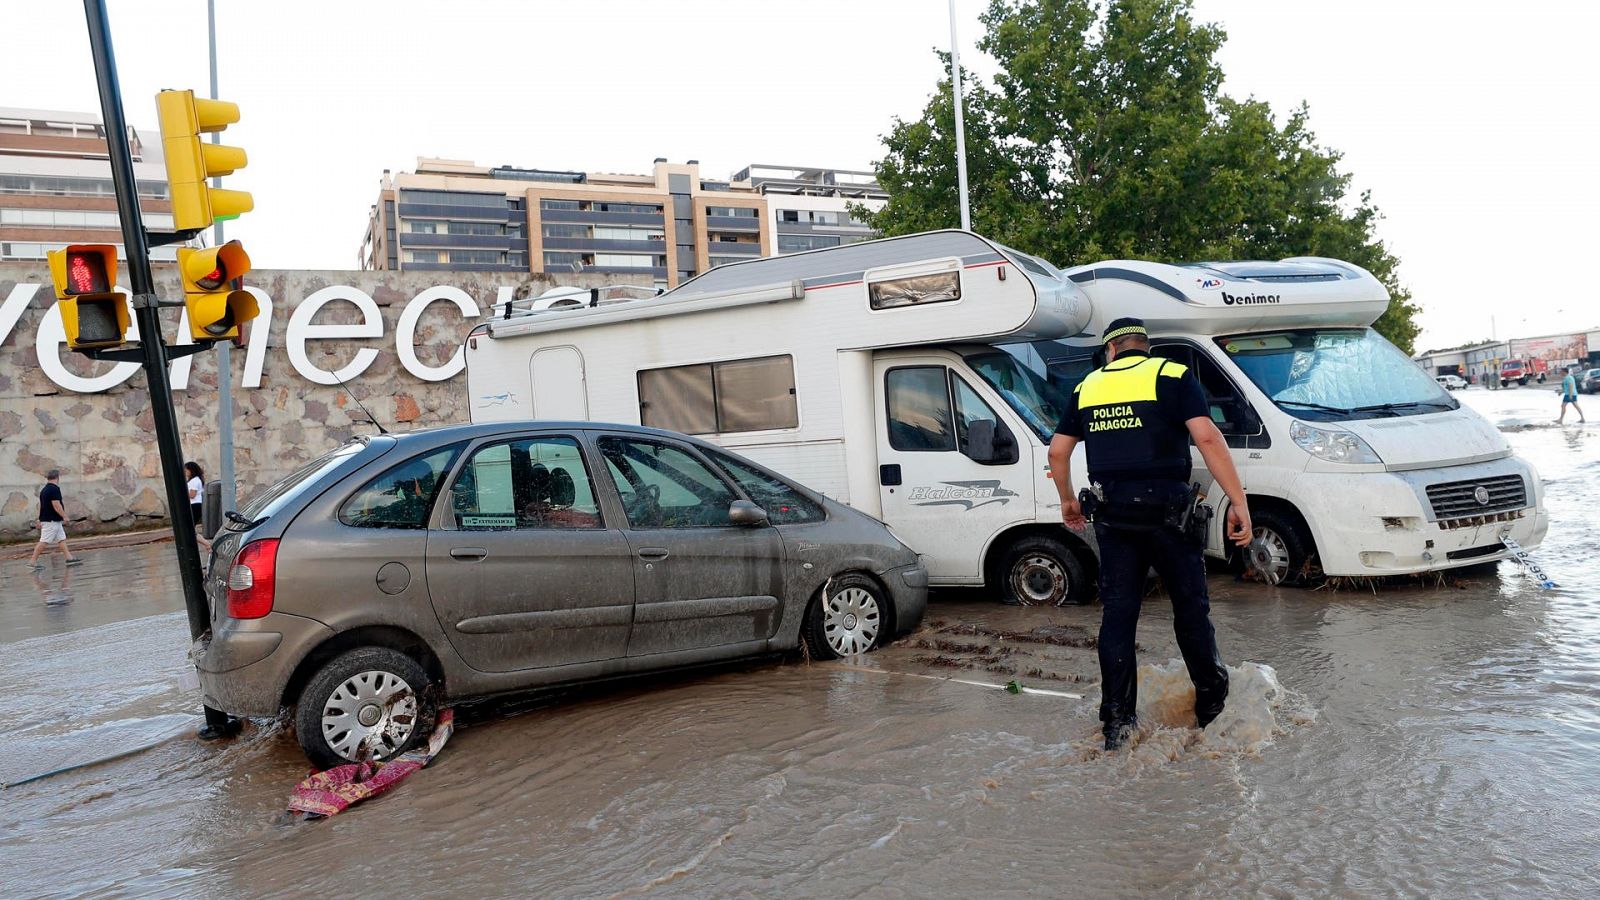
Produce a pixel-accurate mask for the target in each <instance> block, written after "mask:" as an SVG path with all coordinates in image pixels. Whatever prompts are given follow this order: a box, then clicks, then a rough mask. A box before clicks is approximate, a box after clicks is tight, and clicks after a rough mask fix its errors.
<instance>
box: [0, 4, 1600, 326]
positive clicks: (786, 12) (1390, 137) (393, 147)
mask: <svg viewBox="0 0 1600 900" xmlns="http://www.w3.org/2000/svg"><path fill="white" fill-rule="evenodd" d="M109 5H110V7H111V25H112V36H113V41H114V42H115V45H116V53H117V63H118V72H119V75H120V77H121V81H122V90H123V98H124V104H125V108H126V116H127V119H128V121H129V122H130V123H131V124H134V125H135V126H140V127H141V128H147V129H148V132H147V134H148V135H149V136H150V138H151V139H153V138H154V137H155V135H156V134H157V132H156V131H155V129H154V123H155V103H154V94H155V92H156V91H157V90H160V89H162V88H194V89H195V90H196V92H197V93H199V94H201V95H204V93H205V92H206V90H207V88H208V84H209V74H208V66H207V54H206V4H205V0H110V3H109ZM216 5H217V20H218V46H219V65H218V71H219V82H220V90H219V94H220V96H221V97H222V98H223V99H226V100H232V101H234V102H236V103H238V104H239V105H240V107H241V110H242V118H241V121H240V122H239V123H238V124H237V125H234V126H232V127H230V128H229V129H228V131H227V132H226V133H225V135H224V143H228V144H233V145H235V146H242V147H244V148H245V149H246V150H247V151H248V153H249V155H250V164H249V166H248V167H247V168H245V169H242V170H240V171H239V172H238V173H237V174H235V175H233V176H231V177H230V178H228V179H225V181H224V185H225V186H226V187H232V188H236V189H240V190H248V191H250V192H252V193H253V194H254V196H255V202H256V210H255V211H254V212H252V213H249V214H247V215H245V216H244V217H243V218H241V219H239V220H238V221H236V222H230V223H229V224H228V226H227V228H228V233H227V236H228V237H229V238H240V239H242V240H244V241H246V242H247V246H249V248H250V253H251V257H252V259H253V260H254V262H255V264H256V266H257V267H258V268H263V269H265V268H298V269H323V268H327V269H348V268H355V267H356V266H357V265H358V263H357V253H358V250H359V248H360V243H361V238H362V235H363V233H364V231H365V228H366V222H367V215H368V209H369V207H370V206H371V204H372V203H373V202H374V200H375V199H376V198H377V191H378V184H379V179H380V177H381V175H382V172H383V170H384V169H392V170H395V171H402V170H411V169H413V168H414V167H415V163H416V158H417V157H418V156H443V157H450V158H458V159H468V160H472V161H475V162H477V163H479V164H482V165H512V166H521V167H538V168H551V169H564V170H581V171H594V172H632V173H646V172H648V171H649V169H650V164H651V160H653V159H654V158H656V157H658V156H664V157H667V158H668V159H670V160H673V161H675V162H677V161H685V160H689V159H698V160H699V161H700V163H701V172H702V174H704V175H707V176H710V177H726V176H728V175H730V174H732V173H733V172H735V171H736V170H738V169H740V168H742V167H744V166H745V165H747V164H749V163H766V164H774V165H808V166H826V167H834V168H846V169H869V168H871V165H872V163H873V161H874V160H876V159H878V158H879V157H880V156H881V154H882V143H881V140H880V138H881V136H882V135H883V134H884V133H885V132H887V131H888V130H889V128H890V127H892V123H893V119H894V117H896V116H900V117H904V118H916V117H917V116H918V115H919V114H920V112H921V110H922V108H923V106H924V105H925V103H926V102H927V99H928V95H929V93H930V92H931V91H932V90H933V89H934V87H935V83H936V81H937V80H938V78H939V76H940V67H939V62H938V60H937V58H936V57H935V56H934V53H933V50H934V48H936V47H938V48H944V47H947V46H948V45H949V42H950V19H949V6H948V0H850V2H842V0H806V2H788V0H741V2H734V0H675V2H663V0H582V2H571V0H556V2H550V0H537V2H534V0H528V2H487V0H484V2H473V0H454V2H450V3H442V2H433V3H421V2H412V0H387V2H376V0H369V2H365V3H361V2H337V0H334V2H329V0H323V2H319V3H311V2H304V0H274V2H270V3H263V2H247V0H217V4H216ZM986 5H987V4H986V2H984V0H956V13H957V15H956V27H957V30H958V33H959V37H960V43H961V54H962V62H963V64H964V65H966V66H967V67H968V69H969V70H971V71H973V72H974V73H975V74H976V75H977V77H980V78H982V77H988V76H990V75H992V73H993V71H994V66H993V63H992V62H991V61H990V60H988V59H986V58H984V57H983V56H982V55H981V54H980V53H979V52H978V51H977V49H976V46H975V45H976V42H977V40H978V39H979V37H981V26H980V24H979V22H978V15H979V13H980V12H981V11H982V10H983V9H984V7H985V6H986ZM1195 13H1196V16H1197V17H1198V18H1199V19H1201V20H1202V21H1207V22H1215V23H1217V24H1220V25H1221V26H1222V27H1223V28H1224V29H1225V30H1226V31H1227V33H1228V41H1227V43H1226V44H1225V45H1224V46H1223V49H1222V51H1221V52H1220V54H1219V59H1218V61H1219V63H1220V65H1221V66H1222V69H1223V72H1224V73H1225V75H1226V81H1225V83H1224V85H1223V90H1224V91H1225V92H1226V93H1228V94H1230V95H1233V96H1236V97H1241V98H1242V97H1245V96H1254V97H1256V98H1257V99H1261V100H1265V101H1267V102H1269V103H1270V104H1271V105H1272V107H1273V109H1274V110H1275V111H1277V112H1278V113H1279V114H1280V116H1281V115H1283V114H1286V113H1287V112H1288V111H1289V110H1290V109H1292V108H1293V107H1295V106H1297V105H1299V104H1300V103H1302V102H1304V103H1306V104H1308V105H1309V108H1310V114H1311V120H1310V121H1311V126H1312V129H1313V130H1314V131H1315V132H1316V134H1317V137H1318V139H1319V141H1320V142H1321V143H1322V144H1324V145H1325V146H1327V147H1331V148H1334V149H1336V150H1339V151H1341V152H1342V153H1343V154H1344V160H1343V170H1344V171H1346V172H1348V173H1350V174H1351V175H1352V176H1353V178H1352V189H1353V190H1354V191H1362V190H1370V191H1371V192H1372V196H1373V201H1374V202H1375V203H1376V204H1377V206H1378V207H1379V208H1380V209H1381V210H1382V212H1383V214H1384V219H1383V221H1382V222H1381V223H1380V224H1379V226H1378V235H1379V237H1380V238H1381V239H1382V240H1384V241H1385V242H1386V243H1387V244H1388V245H1389V247H1390V249H1391V250H1392V251H1393V252H1394V253H1396V254H1397V255H1398V256H1399V257H1400V259H1401V268H1400V275H1401V280H1402V282H1403V283H1404V284H1405V285H1406V286H1407V287H1409V288H1410V289H1411V291H1412V293H1413V296H1414V298H1415V299H1416V301H1417V302H1418V303H1420V304H1421V306H1422V308H1423V315H1422V318H1421V322H1422V325H1423V329H1424V331H1423V334H1422V336H1421V337H1420V338H1419V340H1418V349H1419V350H1421V349H1425V348H1429V347H1444V346H1450V345H1454V344H1460V343H1464V342H1466V341H1470V340H1476V339H1479V338H1487V337H1490V336H1491V334H1492V335H1493V336H1497V337H1499V338H1501V339H1504V338H1507V337H1512V336H1518V335H1531V334H1543V333H1549V332H1557V331H1563V330H1572V329H1577V328H1587V327H1600V304H1597V303H1596V302H1595V299H1594V294H1593V291H1594V286H1593V283H1591V282H1589V281H1588V279H1587V277H1584V278H1581V279H1579V282H1580V283H1579V284H1578V285H1577V286H1576V287H1574V286H1572V285H1571V284H1570V281H1571V279H1572V278H1573V277H1575V276H1574V274H1573V273H1574V272H1577V273H1578V274H1581V273H1582V271H1585V270H1586V269H1585V268H1584V267H1583V266H1579V267H1578V268H1577V269H1574V265H1575V264H1578V263H1585V264H1586V265H1587V264H1588V263H1590V262H1591V261H1593V260H1595V259H1596V257H1597V248H1600V224H1597V222H1600V213H1597V211H1600V166H1597V164H1596V152H1595V148H1596V147H1597V146H1600V69H1597V67H1596V65H1595V56H1596V51H1595V50H1594V47H1593V44H1594V39H1595V35H1596V34H1600V3H1593V2H1576V0H1574V2H1557V0H1523V2H1519V3H1516V4H1505V3H1488V2H1471V0H1468V2H1449V0H1384V2H1373V0H1338V2H1334V0H1195ZM0 21H4V23H5V25H6V31H7V32H8V33H9V34H12V35H31V36H33V38H32V39H30V40H27V41H14V42H8V46H7V48H6V52H5V53H4V54H0V106H19V107H29V108H42V109H61V110H80V111H97V110H98V109H99V100H98V97H97V94H96V91H95V79H94V72H93V67H92V64H91V61H90V56H89V45H88V37H87V32H86V28H85V24H84V17H83V10H82V8H81V6H80V5H79V4H76V3H71V2H53V3H38V2H34V3H24V2H23V0H6V2H5V3H4V4H3V6H0ZM1091 261H1092V260H1053V262H1055V263H1057V264H1058V265H1062V266H1067V265H1076V264H1080V263H1085V262H1091Z"/></svg>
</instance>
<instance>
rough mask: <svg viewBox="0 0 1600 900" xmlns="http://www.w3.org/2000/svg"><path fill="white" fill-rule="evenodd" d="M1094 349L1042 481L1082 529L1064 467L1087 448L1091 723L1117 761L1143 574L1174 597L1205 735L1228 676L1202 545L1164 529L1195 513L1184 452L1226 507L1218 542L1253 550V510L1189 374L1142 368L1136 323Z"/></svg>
mask: <svg viewBox="0 0 1600 900" xmlns="http://www.w3.org/2000/svg"><path fill="white" fill-rule="evenodd" d="M1101 340H1102V341H1103V342H1104V343H1105V349H1106V358H1107V362H1106V364H1105V366H1103V367H1102V368H1100V369H1097V370H1095V371H1094V372H1091V373H1089V376H1088V377H1087V378H1085V379H1084V380H1083V382H1082V383H1080V384H1079V385H1078V387H1077V390H1076V391H1074V392H1073V395H1072V401H1071V403H1070V404H1069V406H1068V408H1067V411H1066V414H1065V415H1064V416H1063V417H1062V419H1061V425H1060V427H1059V428H1057V429H1056V434H1055V437H1054V438H1053V439H1052V440H1051V441H1050V472H1051V476H1052V477H1053V478H1054V479H1055V482H1056V490H1058V491H1059V492H1060V494H1061V519H1062V521H1063V522H1064V523H1065V524H1066V525H1067V527H1069V528H1073V529H1081V528H1083V527H1084V513H1083V509H1082V506H1081V505H1080V503H1079V500H1078V496H1077V495H1076V494H1075V493H1074V491H1073V486H1072V471H1071V468H1070V462H1071V459H1072V453H1073V451H1074V450H1075V449H1076V448H1077V446H1078V443H1079V442H1080V441H1081V442H1083V443H1085V444H1087V445H1088V453H1089V480H1090V481H1091V482H1093V483H1094V488H1093V493H1094V494H1095V497H1096V500H1097V501H1098V507H1099V508H1098V509H1097V510H1096V511H1095V512H1094V513H1093V518H1094V533H1095V538H1096V540H1097V541H1098V542H1099V545H1100V600H1101V603H1102V604H1103V605H1104V610H1103V612H1102V615H1101V619H1100V680H1101V693H1102V699H1101V701H1100V721H1101V722H1102V723H1103V725H1104V731H1105V738H1106V749H1107V750H1116V749H1118V748H1119V747H1121V746H1122V744H1123V743H1124V742H1125V741H1126V740H1127V738H1128V735H1129V734H1130V733H1131V732H1132V731H1133V729H1134V728H1135V727H1136V726H1137V725H1138V720H1137V719H1136V718H1135V714H1134V710H1135V707H1136V705H1137V699H1138V695H1137V687H1138V681H1137V666H1138V664H1137V661H1136V660H1135V658H1134V650H1133V636H1134V627H1135V626H1136V625H1137V624H1138V622H1139V603H1140V599H1141V598H1142V597H1143V595H1144V579H1145V573H1146V572H1147V571H1149V569H1150V567H1152V566H1154V567H1155V570H1156V574H1158V575H1160V576H1161V580H1162V582H1163V583H1164V584H1165V585H1166V588H1167V593H1168V594H1170V595H1171V596H1172V612H1173V627H1174V630H1175V631H1176V632H1177V637H1178V648H1179V649H1180V650H1181V651H1183V661H1184V663H1185V664H1186V665H1187V666H1188V669H1189V678H1190V680H1191V681H1193V682H1194V687H1195V717H1196V719H1198V720H1199V724H1200V727H1201V728H1204V727H1205V726H1206V725H1207V724H1208V723H1210V722H1211V720H1212V719H1215V718H1216V717H1217V715H1218V714H1219V713H1221V712H1222V707H1223V704H1224V702H1225V701H1226V700H1227V697H1228V671H1227V669H1225V668H1223V665H1222V659H1221V657H1220V656H1219V655H1218V654H1217V640H1216V635H1215V633H1214V632H1213V631H1212V629H1211V620H1210V617H1209V613H1210V602H1209V599H1208V598H1207V595H1206V572H1205V563H1204V560H1203V558H1202V553H1203V547H1202V546H1201V544H1200V542H1199V541H1197V540H1195V539H1193V538H1192V537H1190V536H1188V535H1186V534H1184V533H1182V532H1180V531H1179V530H1178V528H1177V527H1175V526H1174V524H1173V522H1174V520H1175V518H1177V517H1178V516H1179V515H1181V514H1182V512H1183V507H1185V506H1188V505H1189V504H1190V503H1191V502H1192V501H1191V497H1190V493H1189V490H1188V482H1189V474H1190V471H1189V470H1190V459H1189V440H1190V439H1191V438H1193V439H1194V444H1195V446H1196V447H1198V448H1199V449H1200V455H1201V456H1202V457H1203V458H1204V459H1205V464H1206V468H1207V469H1208V470H1210V472H1211V475H1212V477H1214V478H1215V479H1216V481H1217V484H1218V486H1220V487H1221V489H1222V490H1223V491H1224V492H1225V493H1226V494H1227V495H1228V500H1229V501H1230V502H1229V505H1228V519H1227V536H1228V539H1229V540H1231V541H1233V542H1234V543H1236V544H1238V545H1240V546H1245V545H1247V544H1249V542H1250V535H1251V530H1250V510H1249V507H1248V506H1246V505H1245V498H1244V488H1243V487H1242V486H1241V485H1240V484H1239V473H1238V472H1237V471H1236V470H1235V469H1234V467H1233V460H1232V458H1230V457H1229V456H1228V445H1227V443H1226V442H1225V441H1224V440H1223V438H1222V434H1221V432H1219V431H1217V426H1216V425H1215V424H1213V423H1212V421H1211V416H1210V414H1209V407H1208V405H1207V403H1206V399H1205V393H1204V392H1203V391H1202V390H1201V388H1200V382H1199V380H1198V379H1196V378H1195V375H1194V373H1193V372H1191V371H1189V369H1188V367H1187V366H1184V365H1181V364H1179V363H1176V362H1172V361H1169V360H1165V359H1161V358H1159V357H1151V356H1150V339H1149V335H1148V334H1147V333H1146V331H1145V327H1144V322H1142V321H1140V320H1139V319H1133V318H1123V319H1117V320H1116V321H1114V322H1112V323H1111V324H1110V326H1108V327H1107V328H1106V330H1105V333H1104V334H1103V335H1102V337H1101Z"/></svg>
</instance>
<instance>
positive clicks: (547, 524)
mask: <svg viewBox="0 0 1600 900" xmlns="http://www.w3.org/2000/svg"><path fill="white" fill-rule="evenodd" d="M450 502H451V507H452V512H453V514H454V516H455V523H456V527H457V528H460V529H463V530H465V531H493V530H502V529H549V528H599V527H601V520H600V507H599V505H598V504H597V503H596V502H595V495H594V482H593V480H592V479H591V478H590V477H589V469H588V467H587V466H586V465H584V462H583V453H582V451H580V450H579V449H578V442H577V441H576V440H574V439H572V438H570V437H565V436H559V435H551V436H544V437H533V438H526V439H523V440H517V441H510V442H508V443H503V444H492V445H490V446H487V447H483V448H481V449H479V450H478V451H477V452H476V453H474V454H472V458H471V459H469V460H467V464H466V465H465V466H463V467H462V468H461V474H460V475H458V476H456V482H455V484H454V485H452V486H451V489H450Z"/></svg>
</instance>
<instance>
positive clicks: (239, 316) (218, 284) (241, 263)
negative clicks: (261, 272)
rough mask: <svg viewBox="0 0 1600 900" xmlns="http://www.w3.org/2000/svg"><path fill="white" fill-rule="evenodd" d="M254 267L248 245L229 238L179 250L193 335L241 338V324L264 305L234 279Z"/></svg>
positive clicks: (204, 338)
mask: <svg viewBox="0 0 1600 900" xmlns="http://www.w3.org/2000/svg"><path fill="white" fill-rule="evenodd" d="M248 271H250V257H249V256H248V255H246V254H245V252H244V245H243V244H241V243H239V242H238V241H229V242H227V243H226V244H223V245H222V246H220V247H208V248H206V249H204V250H191V249H189V248H187V247H183V248H179V250H178V275H179V277H180V278H182V279H183V305H184V307H185V308H186V309H188V311H189V336H190V337H192V338H194V339H195V340H196V341H227V340H238V338H239V326H241V325H243V324H244V323H246V322H248V321H250V320H251V319H254V318H255V317H256V315H257V314H258V313H260V312H261V308H260V307H259V306H258V305H257V304H256V298H255V297H253V296H251V295H250V292H249V291H246V290H242V289H240V290H235V289H234V288H233V286H232V282H233V281H234V279H236V278H240V277H242V276H243V275H244V273H246V272H248Z"/></svg>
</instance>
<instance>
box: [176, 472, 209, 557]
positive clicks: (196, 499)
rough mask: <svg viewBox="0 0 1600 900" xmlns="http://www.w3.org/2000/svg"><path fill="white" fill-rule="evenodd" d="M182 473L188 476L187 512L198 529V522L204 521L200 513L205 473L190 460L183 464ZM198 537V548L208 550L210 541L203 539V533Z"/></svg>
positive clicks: (204, 491)
mask: <svg viewBox="0 0 1600 900" xmlns="http://www.w3.org/2000/svg"><path fill="white" fill-rule="evenodd" d="M183 474H185V475H187V476H189V514H190V517H191V518H192V519H193V521H194V527H195V528H197V529H198V528H199V527H200V523H201V522H202V521H204V520H203V519H202V518H201V517H200V513H201V509H202V507H203V506H204V503H205V497H206V473H205V471H204V470H203V469H201V468H200V464H199V463H197V462H193V461H190V462H186V463H184V464H183ZM198 537H199V540H200V549H202V550H210V549H211V542H210V541H208V540H206V539H205V535H204V534H201V535H199V536H198Z"/></svg>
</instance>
